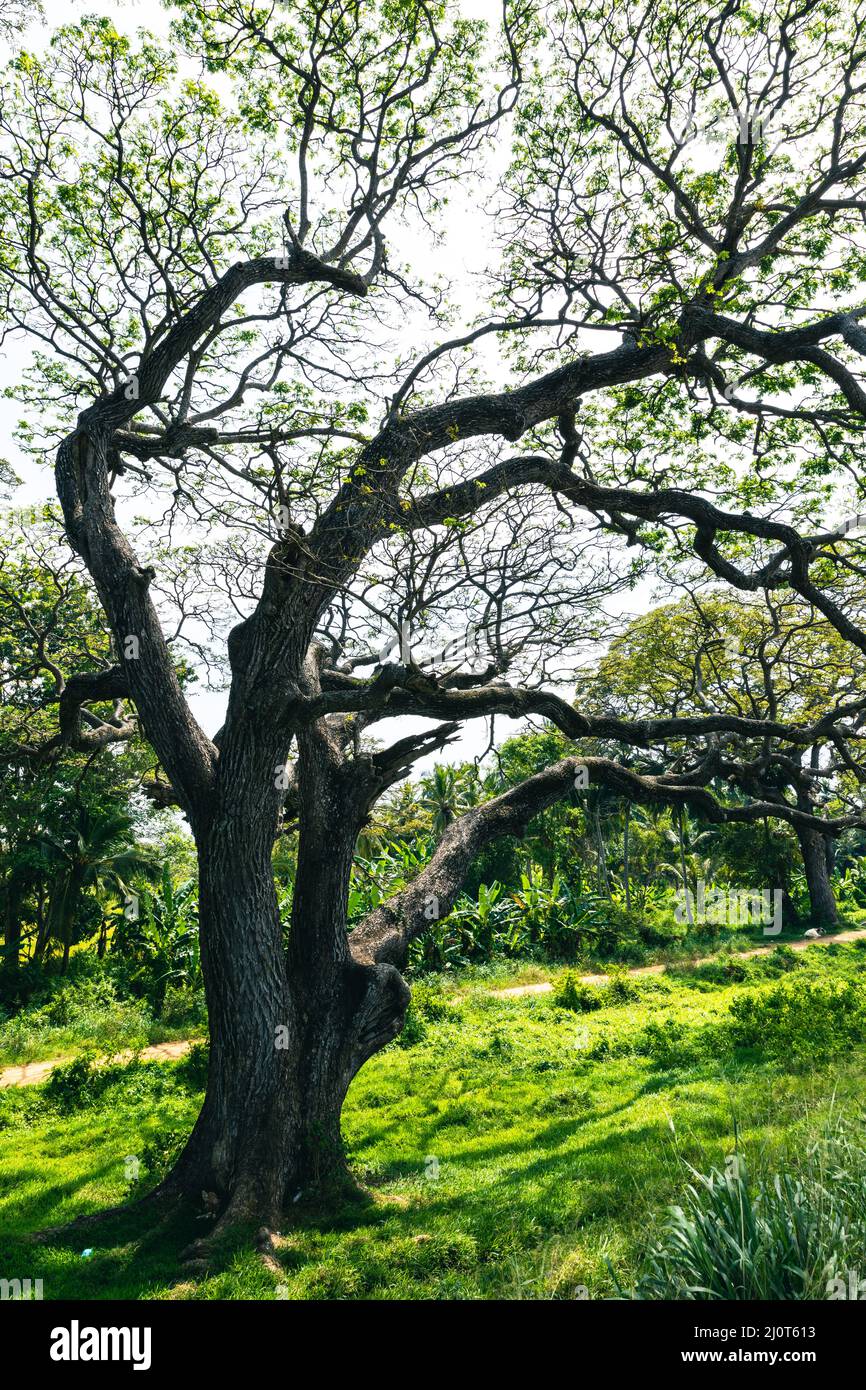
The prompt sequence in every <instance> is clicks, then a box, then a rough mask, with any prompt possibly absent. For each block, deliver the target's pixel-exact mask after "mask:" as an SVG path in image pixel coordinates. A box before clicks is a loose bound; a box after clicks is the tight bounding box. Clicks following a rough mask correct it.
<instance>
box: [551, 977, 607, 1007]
mask: <svg viewBox="0 0 866 1390" xmlns="http://www.w3.org/2000/svg"><path fill="white" fill-rule="evenodd" d="M553 1002H554V1004H555V1005H556V1006H557V1008H560V1009H571V1011H572V1012H573V1013H590V1012H591V1010H593V1009H600V1008H601V1006H602V1002H603V1000H602V994H601V990H600V989H599V988H598V986H597V985H586V984H584V983H583V982H582V980H581V978H580V976H579V975H578V974H577V973H576V971H574V970H566V971H565V973H564V974H563V975H561V976H560V977H559V981H558V983H557V985H556V988H555V990H554V991H553Z"/></svg>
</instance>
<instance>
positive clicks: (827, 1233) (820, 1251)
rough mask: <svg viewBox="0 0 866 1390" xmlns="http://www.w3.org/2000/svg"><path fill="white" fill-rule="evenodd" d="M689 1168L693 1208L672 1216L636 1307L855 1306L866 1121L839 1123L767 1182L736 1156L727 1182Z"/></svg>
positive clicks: (865, 1191) (861, 1275)
mask: <svg viewBox="0 0 866 1390" xmlns="http://www.w3.org/2000/svg"><path fill="white" fill-rule="evenodd" d="M687 1166H688V1167H689V1172H690V1174H691V1179H692V1180H691V1182H690V1183H689V1186H688V1189H687V1193H686V1198H685V1201H684V1203H683V1204H682V1206H676V1207H673V1208H671V1209H670V1211H669V1213H668V1216H667V1218H666V1221H665V1225H664V1228H663V1232H662V1236H661V1240H660V1241H659V1242H658V1244H657V1245H656V1246H655V1247H654V1248H653V1249H652V1250H651V1251H650V1252H649V1254H648V1256H647V1259H646V1263H645V1266H644V1269H643V1272H642V1274H641V1277H640V1279H639V1280H638V1282H637V1285H636V1287H635V1289H634V1291H633V1293H632V1294H631V1297H634V1298H640V1299H727V1300H730V1299H736V1300H740V1299H742V1300H752V1301H754V1300H768V1299H770V1300H780V1299H781V1300H790V1299H796V1300H801V1299H828V1298H833V1299H836V1298H845V1297H848V1296H850V1295H849V1292H848V1290H849V1289H850V1287H851V1284H852V1280H851V1274H852V1272H853V1275H854V1279H855V1280H856V1281H858V1282H859V1280H860V1279H864V1280H866V1123H864V1120H863V1119H862V1118H861V1119H859V1120H857V1121H854V1122H851V1121H842V1120H838V1121H836V1122H835V1123H834V1124H833V1126H832V1128H830V1130H829V1131H828V1132H826V1133H825V1134H824V1135H823V1136H822V1137H821V1138H820V1139H819V1140H818V1141H817V1142H815V1143H813V1144H811V1145H810V1146H808V1147H807V1148H806V1150H805V1152H804V1153H803V1154H802V1155H801V1156H798V1158H797V1162H796V1167H795V1168H794V1169H792V1171H789V1172H784V1173H775V1174H772V1175H770V1176H769V1177H766V1178H762V1179H761V1180H759V1181H755V1182H751V1181H750V1180H749V1175H748V1173H747V1170H746V1165H745V1163H744V1162H743V1159H742V1158H741V1157H740V1156H739V1155H736V1154H734V1155H732V1156H731V1158H730V1160H729V1162H728V1163H727V1165H726V1167H725V1170H724V1171H723V1172H722V1171H720V1170H719V1169H717V1168H714V1169H712V1170H711V1171H710V1172H709V1173H707V1174H702V1173H699V1172H698V1171H697V1170H696V1169H694V1168H692V1167H691V1166H690V1165H687ZM855 1287H856V1285H855ZM864 1289H866V1283H864ZM621 1292H622V1291H621ZM855 1296H856V1294H855Z"/></svg>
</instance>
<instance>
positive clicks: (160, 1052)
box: [0, 931, 864, 1090]
mask: <svg viewBox="0 0 866 1390" xmlns="http://www.w3.org/2000/svg"><path fill="white" fill-rule="evenodd" d="M863 935H864V933H863V932H862V931H841V932H838V933H837V935H836V936H819V937H817V938H815V939H814V940H808V941H789V942H787V943H786V944H787V945H789V946H790V947H791V949H792V950H794V951H805V950H807V949H808V948H809V947H810V946H829V945H831V943H832V942H834V941H856V940H857V938H858V937H861V936H863ZM774 949H775V948H774V947H773V946H758V947H756V948H755V949H754V950H752V951H738V952H737V954H736V956H734V957H730V959H734V960H745V959H747V958H748V957H749V956H765V955H767V953H768V952H770V951H772V950H774ZM717 959H718V955H715V956H702V957H701V958H700V960H693V961H683V962H682V964H683V965H687V966H696V965H708V964H709V963H710V961H714V960H717ZM667 968H668V967H667V966H666V965H639V966H636V967H635V968H634V969H633V970H629V972H628V973H629V975H661V974H663V973H664V971H665V970H667ZM608 978H609V977H608V976H607V975H581V977H580V979H581V981H582V983H583V984H585V985H603V984H604V983H605V982H606V981H607V979H608ZM552 989H553V985H552V984H551V983H550V981H549V980H546V981H545V982H544V983H543V984H538V985H513V986H512V987H511V988H510V989H492V990H491V991H490V993H491V994H492V995H493V996H494V998H496V999H516V998H518V996H520V995H522V994H549V993H550V991H551V990H552ZM196 1041H198V1039H196V1038H193V1039H192V1040H191V1041H188V1042H163V1043H154V1045H153V1046H152V1047H145V1048H143V1049H142V1051H141V1052H140V1053H139V1054H138V1055H139V1056H140V1057H141V1059H142V1061H145V1062H173V1061H176V1060H177V1058H178V1057H183V1056H184V1054H185V1053H187V1052H189V1050H190V1048H191V1047H192V1045H193V1043H194V1042H196ZM134 1055H135V1054H134V1053H133V1052H132V1051H126V1052H119V1053H117V1054H116V1056H114V1057H112V1058H111V1059H110V1060H111V1061H115V1062H129V1061H131V1059H132V1058H133V1056H134ZM71 1060H72V1058H71V1057H52V1059H51V1061H50V1062H24V1063H22V1064H21V1065H19V1066H14V1067H6V1069H5V1071H0V1090H2V1089H3V1087H5V1086H35V1085H37V1084H38V1083H39V1082H40V1081H44V1080H45V1078H46V1077H47V1076H48V1074H49V1073H50V1072H51V1071H53V1070H54V1068H55V1067H57V1066H60V1064H61V1063H62V1062H70V1061H71Z"/></svg>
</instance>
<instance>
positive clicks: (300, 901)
mask: <svg viewBox="0 0 866 1390" xmlns="http://www.w3.org/2000/svg"><path fill="white" fill-rule="evenodd" d="M308 786H309V795H307V796H305V798H304V803H305V809H304V810H303V811H302V814H301V829H300V840H299V850H298V871H297V878H296V884H295V894H294V904H293V917H292V927H291V932H290V935H289V941H288V946H287V945H286V942H285V941H284V932H283V927H282V925H281V923H280V919H279V912H278V905H277V896H276V891H275V886H274V881H273V874H272V867H271V845H272V841H273V833H272V829H271V828H270V827H269V826H268V824H267V821H266V819H265V818H261V819H260V820H258V821H257V820H256V818H255V817H254V816H251V815H250V814H249V813H248V811H246V810H244V808H240V809H234V810H233V809H224V810H223V811H222V813H221V814H219V815H218V816H217V817H215V818H214V821H213V823H212V825H211V827H210V829H209V831H208V833H207V834H205V835H204V836H202V837H201V839H200V844H199V876H200V905H199V912H200V922H201V940H202V972H203V975H204V981H205V991H206V995H207V1004H208V1012H209V1022H210V1038H211V1045H210V1066H209V1074H208V1081H207V1091H206V1096H205V1101H204V1105H203V1108H202V1111H201V1114H200V1116H199V1119H198V1122H197V1123H196V1126H195V1129H194V1131H193V1133H192V1135H191V1137H190V1140H189V1143H188V1144H187V1146H186V1149H185V1150H184V1152H183V1154H182V1155H181V1158H180V1160H179V1161H178V1164H177V1166H176V1168H175V1170H174V1172H173V1173H172V1175H171V1176H170V1178H169V1179H168V1182H167V1184H166V1187H167V1188H168V1189H172V1188H174V1189H181V1190H183V1191H185V1192H187V1193H189V1194H191V1195H193V1196H195V1197H199V1196H200V1194H201V1192H202V1191H204V1192H213V1193H216V1194H217V1196H218V1197H219V1198H220V1201H221V1203H222V1205H223V1216H224V1219H225V1221H226V1223H227V1224H229V1223H232V1222H243V1221H251V1222H255V1223H256V1224H257V1225H265V1226H269V1227H273V1226H276V1225H277V1224H278V1223H279V1218H280V1215H281V1213H282V1212H283V1211H284V1210H285V1209H286V1207H287V1206H288V1205H290V1204H291V1202H292V1201H293V1199H294V1198H295V1197H296V1196H297V1195H298V1193H299V1192H301V1191H308V1190H309V1189H310V1188H311V1187H320V1186H326V1185H327V1186H331V1185H337V1184H342V1183H346V1182H348V1181H349V1178H348V1173H347V1170H346V1166H345V1161H344V1157H343V1148H342V1143H341V1136H340V1113H341V1110H342V1106H343V1101H344V1099H345V1096H346V1092H347V1090H348V1087H349V1084H350V1082H351V1080H352V1078H353V1077H354V1076H355V1074H356V1073H357V1071H358V1070H359V1068H360V1067H361V1066H362V1065H363V1063H364V1062H365V1061H366V1060H367V1058H369V1057H370V1056H372V1054H373V1053H374V1052H376V1051H378V1050H379V1049H380V1048H381V1047H383V1046H384V1045H385V1044H386V1043H387V1042H388V1041H390V1039H391V1038H393V1037H395V1036H396V1034H397V1033H398V1032H399V1031H400V1028H401V1027H402V1024H403V1019H404V1016H405V1010H406V1006H407V1004H408V997H409V992H408V989H407V988H406V986H405V984H404V983H403V981H402V978H401V976H400V975H399V973H398V971H397V970H395V969H393V967H390V966H378V965H368V964H364V963H363V962H356V961H355V960H353V958H352V956H351V954H350V952H349V946H348V938H347V933H346V915H345V914H346V900H347V891H348V880H349V873H350V870H351V862H352V854H353V850H354V840H355V831H356V824H355V818H354V815H353V814H352V805H351V802H350V801H349V800H348V789H341V788H340V787H339V786H338V785H332V784H330V783H328V781H327V779H325V778H308Z"/></svg>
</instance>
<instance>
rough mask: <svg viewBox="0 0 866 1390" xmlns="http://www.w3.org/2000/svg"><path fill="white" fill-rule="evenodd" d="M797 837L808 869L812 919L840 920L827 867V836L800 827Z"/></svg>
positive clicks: (804, 864) (819, 920)
mask: <svg viewBox="0 0 866 1390" xmlns="http://www.w3.org/2000/svg"><path fill="white" fill-rule="evenodd" d="M797 839H798V840H799V842H800V853H801V854H802V856H803V868H804V869H805V870H806V883H807V884H808V887H809V903H810V905H811V918H812V921H813V922H822V923H832V922H835V921H837V920H838V913H837V911H836V899H835V897H834V896H833V886H832V884H831V882H830V875H829V872H828V868H827V845H826V836H824V835H822V834H821V832H820V831H818V830H808V829H805V828H803V827H798V829H797Z"/></svg>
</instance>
